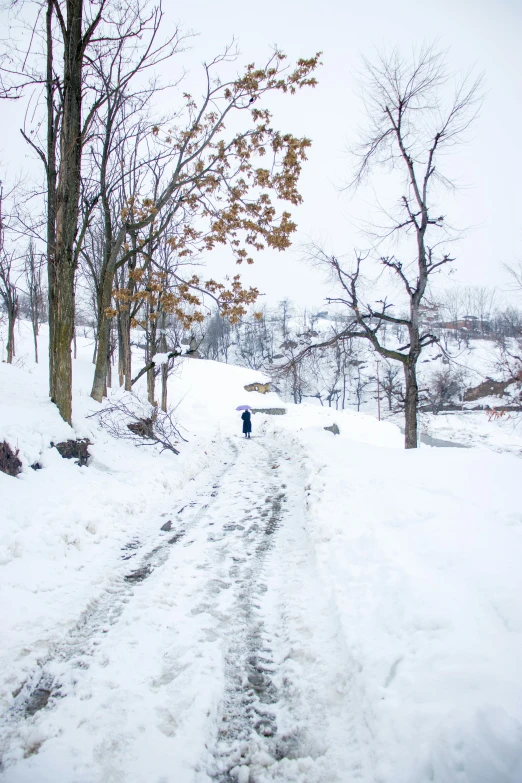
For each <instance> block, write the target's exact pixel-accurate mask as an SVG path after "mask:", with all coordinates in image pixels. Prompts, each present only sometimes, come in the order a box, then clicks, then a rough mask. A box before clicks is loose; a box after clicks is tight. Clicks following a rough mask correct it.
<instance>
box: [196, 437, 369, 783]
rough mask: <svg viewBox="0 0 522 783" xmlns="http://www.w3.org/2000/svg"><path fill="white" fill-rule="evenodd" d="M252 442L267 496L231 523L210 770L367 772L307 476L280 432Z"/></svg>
mask: <svg viewBox="0 0 522 783" xmlns="http://www.w3.org/2000/svg"><path fill="white" fill-rule="evenodd" d="M252 446H254V448H257V449H258V453H257V456H256V457H255V459H254V464H252V460H251V459H250V462H248V461H247V463H246V464H245V465H243V469H244V470H246V471H247V472H248V473H249V475H250V476H251V477H253V476H255V477H256V478H257V479H260V481H261V483H262V484H264V494H265V495H266V497H265V500H264V502H263V504H262V505H261V506H258V507H257V508H254V511H253V512H252V514H250V515H247V517H245V518H244V519H243V520H240V524H239V525H235V528H236V530H235V531H234V537H235V541H234V543H235V544H236V545H237V544H238V543H239V542H240V541H241V540H242V544H243V547H244V554H243V556H242V557H238V556H237V554H236V557H235V558H234V559H236V560H237V562H236V563H235V564H234V565H233V566H232V568H231V569H230V578H231V579H232V580H234V582H235V584H236V598H235V604H234V607H233V609H232V610H231V612H230V614H229V616H228V617H227V623H226V626H225V627H223V628H222V629H221V633H222V634H223V636H224V638H225V641H226V654H225V664H224V666H225V693H224V697H223V701H222V706H221V714H220V715H219V716H218V720H217V724H218V727H217V736H216V738H215V742H214V746H213V749H212V756H213V758H212V760H211V761H210V762H209V764H208V774H209V776H210V778H211V779H212V780H213V781H215V783H268V782H269V781H277V782H278V783H288V782H289V781H296V782H297V781H298V782H299V783H315V782H316V781H317V783H335V781H339V782H341V781H342V783H348V781H350V783H351V782H352V781H357V780H363V779H364V780H368V779H369V778H367V777H365V772H364V770H365V768H366V764H365V749H364V747H363V745H364V743H363V742H362V741H361V731H360V730H359V727H358V726H357V718H356V710H354V708H353V700H354V699H353V684H352V682H351V678H350V675H349V673H347V672H346V671H345V666H346V664H347V663H348V661H349V655H348V654H347V651H346V650H345V649H344V640H343V639H340V638H339V637H340V633H339V624H338V621H337V617H336V615H335V611H334V610H333V607H332V606H331V605H330V602H329V600H328V597H327V596H325V595H324V590H323V586H322V584H321V583H320V581H319V579H318V576H317V573H316V569H315V554H314V551H313V546H312V544H311V542H310V540H309V538H308V535H307V533H306V530H305V525H304V523H305V516H304V506H303V503H302V500H303V490H302V488H303V486H304V484H303V482H302V476H301V475H300V472H299V468H297V467H295V466H293V465H292V464H290V465H289V464H288V460H289V458H288V457H285V456H284V452H283V450H282V449H281V448H280V447H279V446H278V445H277V444H276V443H275V441H274V442H273V443H270V441H268V440H267V442H266V445H265V444H263V442H262V441H256V442H255V445H254V444H252ZM250 449H251V447H250ZM251 457H252V452H251V451H250V458H251ZM276 475H279V476H280V478H279V481H274V477H275V476H276ZM288 485H289V486H290V489H288ZM252 495H253V496H254V493H252ZM254 502H255V501H254V498H253V500H252V505H254ZM238 528H239V529H240V530H238ZM243 528H246V529H245V531H244V532H240V531H241V530H242V529H243ZM230 546H232V543H230ZM314 680H315V681H316V682H315V684H314ZM331 724H332V725H331ZM333 724H335V725H333Z"/></svg>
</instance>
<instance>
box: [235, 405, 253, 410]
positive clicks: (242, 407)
mask: <svg viewBox="0 0 522 783" xmlns="http://www.w3.org/2000/svg"><path fill="white" fill-rule="evenodd" d="M249 410H251V408H250V405H238V407H237V408H236V411H249Z"/></svg>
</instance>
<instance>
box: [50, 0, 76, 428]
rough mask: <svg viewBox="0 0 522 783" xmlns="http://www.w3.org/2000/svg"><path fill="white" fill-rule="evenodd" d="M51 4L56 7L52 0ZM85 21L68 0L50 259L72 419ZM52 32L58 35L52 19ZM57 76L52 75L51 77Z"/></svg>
mask: <svg viewBox="0 0 522 783" xmlns="http://www.w3.org/2000/svg"><path fill="white" fill-rule="evenodd" d="M49 7H51V8H52V5H51V3H50V2H49V6H48V8H49ZM49 13H52V10H51V11H49V10H48V14H49ZM82 20H83V0H67V21H66V25H65V27H64V29H63V33H64V41H63V45H64V80H63V111H62V121H61V129H60V167H59V171H58V181H57V187H56V235H55V236H56V243H55V248H54V251H55V252H54V254H51V255H50V258H49V270H50V272H49V327H50V334H49V353H50V368H49V369H50V372H49V381H50V394H51V399H52V401H53V402H54V403H56V405H57V406H58V410H59V411H60V414H61V416H62V418H63V419H64V420H65V421H66V422H68V423H69V424H70V423H71V417H72V358H71V343H72V340H73V334H74V309H75V307H74V305H75V303H74V276H75V266H76V260H75V255H74V244H75V239H76V232H77V228H78V211H79V196H80V163H81V144H82V141H81V107H82V65H83V50H84V41H83V37H82ZM48 34H50V35H51V37H52V30H51V24H50V21H49V27H48ZM49 47H51V48H52V40H51V41H50V42H48V50H49ZM48 78H49V74H48ZM52 78H53V77H52V76H51V80H52ZM49 89H50V90H51V92H54V88H53V87H52V85H51V86H50V87H49V86H48V90H49ZM53 118H54V110H53ZM53 138H54V137H53ZM48 238H49V237H48Z"/></svg>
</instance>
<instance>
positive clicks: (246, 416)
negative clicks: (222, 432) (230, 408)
mask: <svg viewBox="0 0 522 783" xmlns="http://www.w3.org/2000/svg"><path fill="white" fill-rule="evenodd" d="M241 418H242V419H243V432H244V434H245V435H246V434H247V433H248V432H252V420H251V418H250V411H243V413H242V414H241Z"/></svg>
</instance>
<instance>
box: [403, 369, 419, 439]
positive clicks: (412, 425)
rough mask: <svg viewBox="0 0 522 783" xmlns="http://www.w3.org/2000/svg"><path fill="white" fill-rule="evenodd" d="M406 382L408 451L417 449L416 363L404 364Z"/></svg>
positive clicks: (417, 399) (405, 433) (406, 435)
mask: <svg viewBox="0 0 522 783" xmlns="http://www.w3.org/2000/svg"><path fill="white" fill-rule="evenodd" d="M404 380H405V384H406V394H405V405H404V446H405V448H407V449H416V448H417V409H418V404H419V387H418V384H417V368H416V363H415V362H411V361H410V362H408V363H406V364H404Z"/></svg>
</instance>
